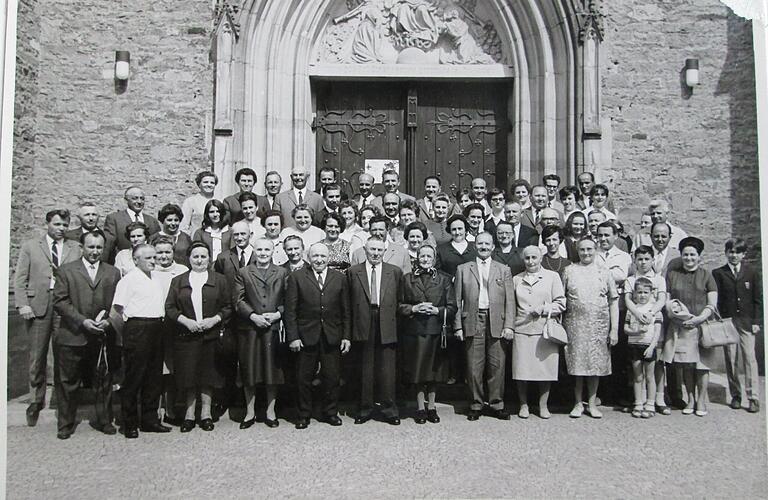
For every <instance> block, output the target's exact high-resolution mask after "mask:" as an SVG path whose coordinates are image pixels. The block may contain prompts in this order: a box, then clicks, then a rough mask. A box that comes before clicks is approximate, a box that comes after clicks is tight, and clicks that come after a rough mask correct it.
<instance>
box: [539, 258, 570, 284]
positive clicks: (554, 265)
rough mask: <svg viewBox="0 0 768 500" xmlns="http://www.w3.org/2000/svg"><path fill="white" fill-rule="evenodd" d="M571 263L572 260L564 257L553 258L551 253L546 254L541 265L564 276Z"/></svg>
mask: <svg viewBox="0 0 768 500" xmlns="http://www.w3.org/2000/svg"><path fill="white" fill-rule="evenodd" d="M570 265H571V261H570V260H568V259H566V258H564V257H558V258H556V259H553V258H551V257H550V256H549V255H544V256H543V257H542V258H541V267H543V268H544V269H547V270H549V271H554V272H556V273H557V274H559V275H560V278H562V277H563V273H564V272H565V268H566V267H568V266H570Z"/></svg>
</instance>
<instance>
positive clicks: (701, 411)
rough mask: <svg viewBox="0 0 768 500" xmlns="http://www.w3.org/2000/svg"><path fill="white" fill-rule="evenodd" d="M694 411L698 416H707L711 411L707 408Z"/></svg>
mask: <svg viewBox="0 0 768 500" xmlns="http://www.w3.org/2000/svg"><path fill="white" fill-rule="evenodd" d="M694 413H696V416H697V417H706V416H707V414H708V413H709V412H708V411H707V410H696V411H695V412H694Z"/></svg>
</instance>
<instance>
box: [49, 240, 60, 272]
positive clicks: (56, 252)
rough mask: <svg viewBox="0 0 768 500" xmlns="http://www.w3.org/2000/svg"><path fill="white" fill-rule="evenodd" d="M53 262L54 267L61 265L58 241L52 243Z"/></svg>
mask: <svg viewBox="0 0 768 500" xmlns="http://www.w3.org/2000/svg"><path fill="white" fill-rule="evenodd" d="M51 262H52V263H53V267H59V248H58V247H57V246H56V242H55V241H54V242H53V243H51Z"/></svg>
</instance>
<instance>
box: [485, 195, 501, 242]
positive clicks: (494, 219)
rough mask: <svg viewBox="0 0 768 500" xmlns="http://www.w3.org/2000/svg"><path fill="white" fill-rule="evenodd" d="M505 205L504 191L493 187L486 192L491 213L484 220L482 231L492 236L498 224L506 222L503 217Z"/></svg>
mask: <svg viewBox="0 0 768 500" xmlns="http://www.w3.org/2000/svg"><path fill="white" fill-rule="evenodd" d="M505 203H506V200H505V196H504V190H502V189H499V188H496V187H494V188H491V189H490V191H488V204H489V205H490V207H491V212H490V214H489V215H488V216H487V217H486V218H485V222H484V224H483V229H484V230H485V231H488V232H489V233H491V234H492V235H494V236H495V235H496V226H498V225H499V222H502V221H504V220H506V216H505V215H504V204H505Z"/></svg>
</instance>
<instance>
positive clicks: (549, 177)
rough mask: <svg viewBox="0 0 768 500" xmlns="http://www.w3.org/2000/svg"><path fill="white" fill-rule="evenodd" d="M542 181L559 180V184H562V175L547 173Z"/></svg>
mask: <svg viewBox="0 0 768 500" xmlns="http://www.w3.org/2000/svg"><path fill="white" fill-rule="evenodd" d="M541 181H542V182H544V183H546V182H547V181H557V185H558V186H559V185H560V176H559V175H557V174H547V175H545V176H544V177H542V178H541Z"/></svg>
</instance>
